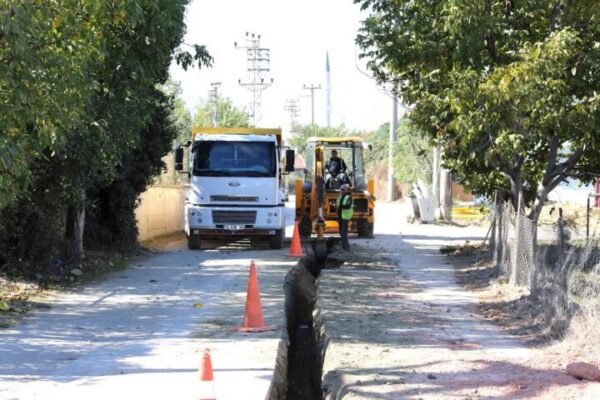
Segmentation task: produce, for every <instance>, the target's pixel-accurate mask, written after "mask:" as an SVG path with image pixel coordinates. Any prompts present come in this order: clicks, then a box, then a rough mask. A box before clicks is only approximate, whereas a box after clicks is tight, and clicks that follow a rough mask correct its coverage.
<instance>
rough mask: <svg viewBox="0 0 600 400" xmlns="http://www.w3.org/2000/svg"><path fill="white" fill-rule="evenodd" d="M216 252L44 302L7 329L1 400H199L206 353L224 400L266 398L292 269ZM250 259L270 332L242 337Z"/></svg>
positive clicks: (271, 260) (139, 269)
mask: <svg viewBox="0 0 600 400" xmlns="http://www.w3.org/2000/svg"><path fill="white" fill-rule="evenodd" d="M287 213H288V216H289V217H290V218H292V219H293V214H292V213H293V210H291V209H288V210H287ZM290 222H291V220H290ZM216 245H218V244H213V245H212V248H211V249H205V250H202V251H188V250H187V249H184V248H182V249H179V250H174V251H170V252H166V253H162V254H159V255H157V256H155V257H150V258H145V259H141V260H139V261H137V262H133V263H132V265H130V267H129V268H127V269H126V270H124V271H122V272H119V273H115V274H112V275H111V276H108V277H106V278H105V279H104V280H102V281H100V282H97V283H95V284H92V285H88V286H87V287H83V288H80V289H76V290H73V291H71V292H68V293H63V294H58V295H53V296H48V297H47V298H45V299H43V303H44V304H45V305H47V307H45V308H42V309H40V310H38V311H35V312H32V313H31V314H29V315H27V316H26V317H25V318H24V320H23V321H22V322H21V323H19V324H17V325H15V326H12V327H10V328H9V329H3V330H0V343H1V346H0V399H4V400H11V399H15V400H16V399H18V400H29V399H44V400H53V399H61V400H67V399H78V400H79V399H86V400H91V399H98V400H100V399H102V400H107V399H110V400H117V399H126V398H129V399H145V400H149V399H161V400H165V399H196V398H198V397H199V396H200V392H199V391H200V385H199V380H198V366H199V364H200V360H201V357H202V351H203V349H204V348H210V349H211V351H212V353H211V354H212V362H213V368H214V375H215V388H216V392H217V397H218V398H219V399H241V398H244V399H264V397H265V394H266V393H267V390H268V388H269V384H270V381H271V378H272V375H273V368H274V366H275V359H276V352H277V346H278V343H279V339H280V337H281V334H282V329H283V328H284V311H283V301H284V293H283V280H284V277H285V274H286V273H287V271H288V269H289V268H290V266H292V265H293V264H294V263H295V261H294V260H290V259H286V258H285V254H286V252H287V250H280V251H272V250H268V249H267V248H266V247H265V246H263V249H262V250H261V249H258V250H257V249H252V248H250V249H244V245H233V246H227V247H226V248H219V247H215V246H216ZM250 260H255V261H256V264H257V269H258V275H259V281H260V289H261V294H262V306H263V312H264V315H265V320H266V323H267V324H270V325H274V326H275V330H274V331H272V332H267V333H256V334H242V333H238V332H236V327H238V326H239V325H240V324H241V323H242V321H243V318H244V308H245V300H246V288H247V281H248V271H249V264H250Z"/></svg>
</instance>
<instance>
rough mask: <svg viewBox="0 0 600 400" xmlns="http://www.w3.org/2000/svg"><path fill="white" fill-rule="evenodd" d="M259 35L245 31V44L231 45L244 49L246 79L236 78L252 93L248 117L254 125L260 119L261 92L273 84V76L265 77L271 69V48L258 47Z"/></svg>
mask: <svg viewBox="0 0 600 400" xmlns="http://www.w3.org/2000/svg"><path fill="white" fill-rule="evenodd" d="M260 39H261V37H260V35H257V34H255V33H249V32H246V45H245V46H238V43H237V42H235V43H234V44H233V45H234V46H235V48H236V49H245V50H246V62H247V71H248V80H247V81H242V80H241V79H238V83H239V85H240V86H242V87H245V88H246V89H248V90H249V91H250V93H252V101H251V102H250V107H249V108H250V118H251V119H252V122H253V124H254V125H257V124H258V122H259V121H260V119H261V103H262V92H263V91H265V90H266V89H267V88H268V87H269V86H271V85H272V84H273V78H271V79H268V78H266V76H265V75H266V74H267V73H269V72H270V71H271V67H270V65H271V50H270V49H268V48H265V47H260Z"/></svg>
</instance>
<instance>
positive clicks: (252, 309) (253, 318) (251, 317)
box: [238, 261, 275, 332]
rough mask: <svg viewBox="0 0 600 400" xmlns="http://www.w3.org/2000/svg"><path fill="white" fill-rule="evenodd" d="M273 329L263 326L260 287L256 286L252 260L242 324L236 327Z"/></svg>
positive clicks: (246, 330) (253, 329) (244, 329)
mask: <svg viewBox="0 0 600 400" xmlns="http://www.w3.org/2000/svg"><path fill="white" fill-rule="evenodd" d="M273 329H275V327H273V326H265V319H264V317H263V313H262V306H261V305H260V288H259V287H258V276H257V275H256V265H254V261H251V262H250V276H249V277H248V294H247V295H246V313H245V316H244V325H243V326H241V327H239V328H238V332H265V331H272V330H273Z"/></svg>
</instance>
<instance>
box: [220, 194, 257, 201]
mask: <svg viewBox="0 0 600 400" xmlns="http://www.w3.org/2000/svg"><path fill="white" fill-rule="evenodd" d="M210 201H258V197H257V196H227V195H215V196H210Z"/></svg>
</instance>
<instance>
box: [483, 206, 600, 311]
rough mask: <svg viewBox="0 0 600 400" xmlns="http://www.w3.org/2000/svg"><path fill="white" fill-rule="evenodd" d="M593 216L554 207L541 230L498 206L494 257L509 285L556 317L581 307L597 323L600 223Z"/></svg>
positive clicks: (576, 209) (494, 214) (494, 219)
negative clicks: (521, 291)
mask: <svg viewBox="0 0 600 400" xmlns="http://www.w3.org/2000/svg"><path fill="white" fill-rule="evenodd" d="M586 214H587V215H586ZM590 215H592V216H594V217H596V215H594V214H590V213H589V212H586V210H585V208H584V207H572V206H566V205H565V206H564V207H563V206H561V205H554V206H549V207H547V210H545V212H544V214H543V215H542V218H541V219H540V221H539V223H538V224H537V225H536V224H535V223H534V222H533V221H532V220H530V219H529V218H528V217H527V216H526V215H525V214H524V213H522V212H517V211H516V210H515V209H514V208H513V207H512V205H510V204H506V203H501V204H497V205H496V206H495V207H492V209H491V213H490V218H491V221H492V226H491V228H490V235H489V244H490V246H489V251H490V253H489V255H490V258H491V259H492V260H493V261H494V262H495V264H496V267H497V268H498V270H499V273H500V275H501V277H503V279H504V281H505V282H507V283H508V284H510V285H513V286H515V287H520V288H523V289H526V290H528V291H529V293H530V294H532V295H533V296H535V297H537V298H539V299H540V301H543V302H544V303H547V304H548V305H549V307H550V308H551V309H552V310H553V313H565V314H567V313H571V312H572V311H573V310H572V308H573V307H576V308H577V309H578V310H580V311H582V312H583V313H584V314H587V315H588V316H589V317H591V318H595V320H597V317H598V316H597V315H596V314H597V313H599V312H600V248H599V243H600V241H599V240H598V239H599V236H600V235H598V234H599V233H600V218H589V217H590ZM559 317H560V316H559ZM556 319H557V320H564V318H556Z"/></svg>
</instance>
